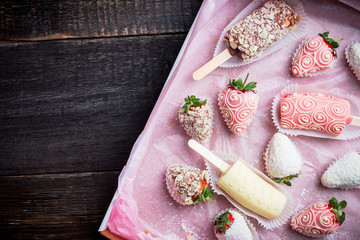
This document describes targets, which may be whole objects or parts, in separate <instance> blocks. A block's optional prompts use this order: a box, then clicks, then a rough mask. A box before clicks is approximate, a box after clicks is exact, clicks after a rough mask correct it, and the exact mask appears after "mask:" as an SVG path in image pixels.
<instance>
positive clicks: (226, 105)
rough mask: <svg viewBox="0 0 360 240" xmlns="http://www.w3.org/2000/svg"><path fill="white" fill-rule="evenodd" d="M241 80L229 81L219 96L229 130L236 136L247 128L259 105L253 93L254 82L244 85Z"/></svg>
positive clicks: (256, 96) (257, 97)
mask: <svg viewBox="0 0 360 240" xmlns="http://www.w3.org/2000/svg"><path fill="white" fill-rule="evenodd" d="M248 77H249V74H247V76H246V78H245V81H244V82H243V81H242V79H241V78H239V79H238V80H237V81H236V80H235V79H233V80H230V82H229V84H228V86H227V88H226V89H224V90H222V91H221V93H220V96H219V106H220V110H221V113H222V115H223V117H224V118H225V121H226V123H227V125H228V127H229V129H230V130H231V131H232V132H233V133H234V134H236V135H241V134H243V133H244V131H245V129H246V128H247V127H248V126H249V124H250V121H251V118H252V117H253V116H254V114H255V111H256V109H257V106H258V104H259V96H258V95H257V94H256V92H255V87H256V82H250V83H248V84H246V81H247V79H248Z"/></svg>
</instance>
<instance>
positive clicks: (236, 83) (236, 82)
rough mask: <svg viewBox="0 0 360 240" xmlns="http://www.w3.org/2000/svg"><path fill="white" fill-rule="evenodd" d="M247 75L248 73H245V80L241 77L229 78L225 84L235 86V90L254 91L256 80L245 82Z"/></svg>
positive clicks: (230, 86)
mask: <svg viewBox="0 0 360 240" xmlns="http://www.w3.org/2000/svg"><path fill="white" fill-rule="evenodd" d="M248 77H249V73H248V74H247V75H246V78H245V81H244V82H243V81H242V79H241V78H239V79H238V80H235V79H232V80H229V84H228V85H227V87H228V88H235V89H237V90H244V91H253V92H256V91H255V88H256V82H250V83H248V84H246V81H247V79H248Z"/></svg>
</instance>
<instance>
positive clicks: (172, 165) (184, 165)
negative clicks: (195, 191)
mask: <svg viewBox="0 0 360 240" xmlns="http://www.w3.org/2000/svg"><path fill="white" fill-rule="evenodd" d="M174 166H183V167H188V168H196V169H199V170H201V169H200V168H197V167H193V166H189V165H187V164H183V163H178V164H171V165H170V166H169V167H168V168H167V169H166V173H165V182H166V187H167V189H168V191H169V193H170V195H171V197H172V198H173V199H174V200H175V201H176V202H177V203H179V204H180V205H183V206H192V205H191V204H185V203H183V202H182V201H181V200H180V197H178V196H177V195H176V191H175V189H174V186H173V185H172V183H171V182H170V180H169V178H168V176H169V171H170V168H171V167H174ZM205 170H206V171H207V172H208V175H209V182H208V184H209V185H210V183H212V180H211V175H210V172H209V170H207V169H205ZM201 171H203V170H201Z"/></svg>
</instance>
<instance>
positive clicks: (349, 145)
mask: <svg viewBox="0 0 360 240" xmlns="http://www.w3.org/2000/svg"><path fill="white" fill-rule="evenodd" d="M249 3H250V1H249V0H246V1H239V0H228V1H226V0H222V1H221V0H205V1H204V3H203V5H202V7H201V9H200V12H199V14H198V18H197V21H196V22H195V25H194V27H193V31H192V33H191V35H190V36H189V38H188V39H189V41H188V43H187V45H186V46H185V48H184V52H183V55H182V57H181V58H180V60H179V62H178V64H177V65H176V66H175V67H176V68H175V69H173V71H172V75H171V77H170V79H169V80H168V83H167V84H166V85H165V87H164V89H163V91H162V93H161V95H160V97H159V99H158V101H157V104H156V106H155V108H154V109H153V111H152V114H151V116H150V118H149V120H148V123H147V125H146V127H145V129H144V131H143V133H142V134H141V135H140V137H139V138H138V140H137V142H136V144H135V145H134V148H133V150H132V153H131V156H130V158H129V161H128V163H127V165H126V167H125V168H124V170H123V171H122V173H121V175H120V177H119V187H118V193H119V195H118V199H117V200H116V201H115V204H114V208H113V209H112V212H111V216H110V219H109V222H108V226H110V225H111V226H112V228H113V229H114V230H113V231H115V233H117V234H119V235H122V236H126V237H127V238H129V239H149V238H150V237H149V235H146V234H143V233H142V232H143V231H145V230H147V231H149V232H150V233H151V234H152V236H156V237H158V238H159V239H178V238H179V239H185V237H186V235H187V233H188V232H192V233H194V235H195V237H196V238H197V239H210V240H211V239H216V238H215V235H214V234H213V231H212V224H213V218H214V216H216V215H217V213H218V212H219V211H221V210H223V209H225V208H230V207H231V204H230V203H229V202H228V201H227V200H226V199H225V197H223V196H215V198H214V200H213V201H212V202H209V203H207V204H206V205H204V204H200V205H197V206H180V205H179V204H177V203H176V202H175V201H174V200H173V199H172V198H171V196H170V194H169V193H168V191H167V188H166V184H165V181H164V176H165V171H166V169H167V167H168V166H169V165H171V164H176V163H183V164H187V165H191V166H195V167H198V168H202V169H204V168H205V164H204V161H203V159H202V158H201V157H199V156H198V155H197V154H196V153H195V152H193V151H192V150H191V149H189V148H188V147H187V140H188V139H189V137H188V135H187V134H186V133H185V131H184V130H183V129H182V128H181V126H180V124H179V122H178V119H177V111H178V109H179V107H180V106H179V105H178V104H177V103H179V102H181V101H182V99H183V98H185V97H186V96H187V95H190V94H195V95H198V96H207V97H208V98H210V99H211V101H212V102H213V103H216V101H217V96H218V94H219V91H221V90H222V89H223V88H225V86H226V84H227V83H228V81H229V79H232V78H238V77H243V78H244V77H245V76H246V74H247V73H248V72H249V73H250V80H251V81H256V82H257V85H258V87H257V90H258V94H259V96H260V104H259V107H258V110H257V112H256V114H255V116H254V118H253V120H252V122H251V124H250V126H249V127H248V129H247V130H246V131H245V133H244V134H243V135H242V136H235V135H233V134H232V133H231V132H230V131H229V130H228V128H227V126H226V124H225V123H224V120H223V118H222V116H221V115H220V111H219V109H217V108H215V109H214V124H215V125H214V131H213V134H212V137H211V139H210V140H209V141H208V142H207V143H205V144H204V145H205V146H206V147H208V148H209V149H210V150H215V151H222V152H225V153H229V154H233V155H237V156H240V157H242V159H243V160H245V161H246V162H247V163H249V164H251V165H252V166H254V167H256V168H257V169H259V170H260V171H263V172H266V171H265V164H264V162H263V160H262V154H263V152H264V151H265V149H266V146H267V144H268V141H269V140H270V139H271V137H272V136H273V134H274V133H275V132H276V131H277V130H276V127H275V126H274V124H273V122H272V118H271V103H272V100H273V98H274V96H275V95H276V94H277V93H278V92H279V91H281V89H283V88H284V87H285V86H286V85H288V84H289V83H298V84H300V85H312V86H313V87H317V88H321V89H326V90H327V91H329V92H331V91H335V92H336V89H338V88H341V89H344V90H346V91H348V92H349V94H352V95H355V96H360V83H359V81H357V80H356V78H355V76H354V74H353V73H352V72H351V69H350V68H349V66H348V64H347V62H346V59H345V53H344V49H345V47H346V46H347V45H348V43H350V42H352V41H355V40H359V39H360V29H359V28H360V24H359V22H360V13H359V11H357V10H356V9H354V8H352V7H349V6H347V5H345V4H343V3H340V2H337V1H303V5H304V8H305V11H306V14H307V16H308V23H307V29H306V33H305V34H304V36H307V35H308V34H310V33H314V32H325V31H330V36H331V37H332V38H334V39H340V38H344V40H343V41H342V42H340V44H341V46H340V48H339V49H338V64H337V65H336V69H334V71H332V72H331V73H330V74H324V75H321V76H319V77H313V78H306V77H305V78H295V77H293V76H292V75H291V74H290V70H289V68H290V62H291V59H292V56H293V53H294V51H295V50H296V49H297V48H298V45H299V44H300V43H301V42H302V40H303V39H299V40H298V41H295V42H293V43H292V44H290V45H288V47H287V48H284V49H281V50H279V51H277V52H275V53H273V54H271V55H269V56H267V57H266V58H263V59H261V60H259V61H257V62H254V63H252V64H250V65H246V66H243V67H239V68H230V69H224V68H218V69H216V70H215V71H213V72H212V73H211V74H209V75H208V76H206V77H205V78H204V79H202V80H201V81H194V80H193V79H192V74H193V72H194V71H195V70H197V69H198V68H199V67H200V66H202V65H203V64H205V63H206V62H207V61H209V60H210V59H211V58H212V54H213V51H214V49H215V46H216V43H217V41H218V38H219V36H220V34H221V32H222V30H223V28H224V27H225V26H227V24H228V23H229V22H230V21H231V20H232V19H233V18H234V17H235V16H236V15H237V14H238V13H239V12H240V11H241V10H242V9H243V8H244V7H246V6H247V5H248V4H249ZM339 79H341V81H339ZM214 105H215V104H214ZM290 138H291V140H292V141H293V142H294V144H296V146H297V147H298V149H299V151H300V152H301V154H302V156H303V157H304V166H303V169H302V174H301V175H300V177H299V178H296V179H294V180H293V181H292V183H293V186H292V187H291V188H289V191H291V192H292V195H293V196H294V209H293V214H292V216H294V215H295V214H296V213H298V212H299V211H300V210H302V209H303V208H304V207H306V206H308V205H309V204H311V203H316V202H318V201H319V200H325V201H327V200H328V199H330V198H331V197H332V196H335V197H336V198H337V199H338V200H346V201H347V202H348V206H347V207H346V221H345V222H344V223H343V225H342V226H341V228H340V230H339V231H338V232H337V233H336V234H335V235H333V236H329V237H327V239H360V228H359V227H358V225H359V223H360V220H359V219H360V211H359V206H360V190H358V189H354V190H351V191H345V190H337V189H328V188H325V187H323V186H322V184H321V182H320V177H321V175H322V173H323V171H325V170H326V168H327V167H328V165H329V164H330V163H332V162H333V161H334V160H335V159H336V158H337V157H339V156H341V155H343V154H344V153H346V152H349V151H355V150H359V149H360V140H358V139H355V140H349V141H337V140H332V139H320V138H311V137H307V136H296V137H290ZM125 200H126V201H125ZM116 212H118V214H120V215H121V214H123V215H125V216H123V217H116V216H117V215H116ZM249 219H250V218H249ZM250 220H251V221H252V223H253V224H254V226H255V227H256V228H257V232H258V235H259V238H260V239H306V237H305V236H303V235H300V234H299V233H297V232H295V231H293V230H292V229H291V227H290V225H289V223H290V220H289V223H287V224H285V225H283V226H282V227H279V228H276V229H274V230H266V229H264V228H262V227H261V226H259V225H258V224H257V223H256V221H254V220H253V219H250Z"/></svg>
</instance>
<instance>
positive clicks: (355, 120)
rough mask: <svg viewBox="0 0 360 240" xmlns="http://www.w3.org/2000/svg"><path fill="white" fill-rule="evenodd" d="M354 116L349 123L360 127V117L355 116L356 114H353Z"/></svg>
mask: <svg viewBox="0 0 360 240" xmlns="http://www.w3.org/2000/svg"><path fill="white" fill-rule="evenodd" d="M352 117H353V120H352V121H351V123H349V124H350V125H354V126H358V127H360V117H354V116H352Z"/></svg>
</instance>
